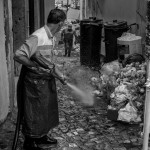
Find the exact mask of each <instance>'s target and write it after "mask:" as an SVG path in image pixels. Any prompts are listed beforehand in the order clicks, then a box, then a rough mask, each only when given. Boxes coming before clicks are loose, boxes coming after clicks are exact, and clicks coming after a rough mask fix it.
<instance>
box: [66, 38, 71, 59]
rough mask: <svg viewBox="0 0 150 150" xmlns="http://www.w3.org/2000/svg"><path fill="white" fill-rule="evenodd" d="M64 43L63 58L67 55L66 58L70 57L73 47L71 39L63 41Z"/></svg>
mask: <svg viewBox="0 0 150 150" xmlns="http://www.w3.org/2000/svg"><path fill="white" fill-rule="evenodd" d="M64 42H65V56H67V55H68V57H70V55H71V50H72V46H73V39H66V40H64Z"/></svg>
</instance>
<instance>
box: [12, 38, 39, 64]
mask: <svg viewBox="0 0 150 150" xmlns="http://www.w3.org/2000/svg"><path fill="white" fill-rule="evenodd" d="M37 43H38V40H37V37H30V38H28V39H27V40H26V42H25V43H24V44H23V45H22V46H21V47H20V48H19V49H18V50H17V51H16V52H15V54H14V60H15V61H17V62H19V63H20V64H22V65H25V66H27V67H37V65H36V63H34V62H32V61H31V60H30V57H31V55H32V54H33V53H34V52H35V50H36V47H37Z"/></svg>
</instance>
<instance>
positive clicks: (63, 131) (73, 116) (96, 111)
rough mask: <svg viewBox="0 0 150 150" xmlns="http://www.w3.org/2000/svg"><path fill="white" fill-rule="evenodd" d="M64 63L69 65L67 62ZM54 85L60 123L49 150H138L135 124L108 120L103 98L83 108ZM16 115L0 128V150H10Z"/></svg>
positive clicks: (138, 144)
mask: <svg viewBox="0 0 150 150" xmlns="http://www.w3.org/2000/svg"><path fill="white" fill-rule="evenodd" d="M71 60H73V58H71V59H70V61H71ZM66 61H67V63H69V59H67V60H66ZM57 84H58V98H59V113H60V124H59V126H58V127H57V128H54V129H53V130H52V131H51V134H52V136H54V137H55V138H56V139H57V140H58V145H57V147H52V148H50V149H51V150H141V145H142V139H141V137H140V134H139V133H140V131H141V129H140V127H139V125H129V124H124V123H121V122H113V121H110V120H108V119H107V111H106V108H107V105H106V103H105V100H104V99H100V98H97V99H96V100H95V105H94V106H93V107H85V106H83V105H81V103H79V101H77V100H76V99H75V98H74V97H73V96H72V95H71V91H70V89H69V88H68V87H67V86H62V85H61V84H60V83H59V82H58V83H57ZM16 113H17V110H16V109H14V112H13V115H12V116H11V117H9V118H8V120H7V121H6V122H5V123H4V124H3V125H2V126H1V128H0V149H3V150H11V144H12V141H13V136H14V129H15V123H16ZM22 143H23V137H22V135H20V138H19V144H18V145H19V148H18V149H22V148H21V147H22ZM50 149H49V150H50Z"/></svg>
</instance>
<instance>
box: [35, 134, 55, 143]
mask: <svg viewBox="0 0 150 150" xmlns="http://www.w3.org/2000/svg"><path fill="white" fill-rule="evenodd" d="M36 143H37V144H57V140H56V139H54V138H52V137H49V136H47V135H45V136H43V137H42V138H40V139H38V140H37V141H36Z"/></svg>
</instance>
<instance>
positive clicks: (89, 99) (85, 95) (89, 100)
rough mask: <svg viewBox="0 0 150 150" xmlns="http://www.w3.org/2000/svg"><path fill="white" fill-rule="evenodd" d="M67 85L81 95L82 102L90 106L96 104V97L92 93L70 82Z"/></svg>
mask: <svg viewBox="0 0 150 150" xmlns="http://www.w3.org/2000/svg"><path fill="white" fill-rule="evenodd" d="M67 85H68V86H69V87H70V88H71V89H72V90H73V91H74V94H76V95H77V96H78V97H79V99H80V100H81V101H82V103H84V104H85V105H89V106H92V105H93V104H94V97H93V96H92V94H90V93H89V92H86V91H83V90H81V89H79V88H78V87H76V86H74V85H72V84H70V83H67Z"/></svg>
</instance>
